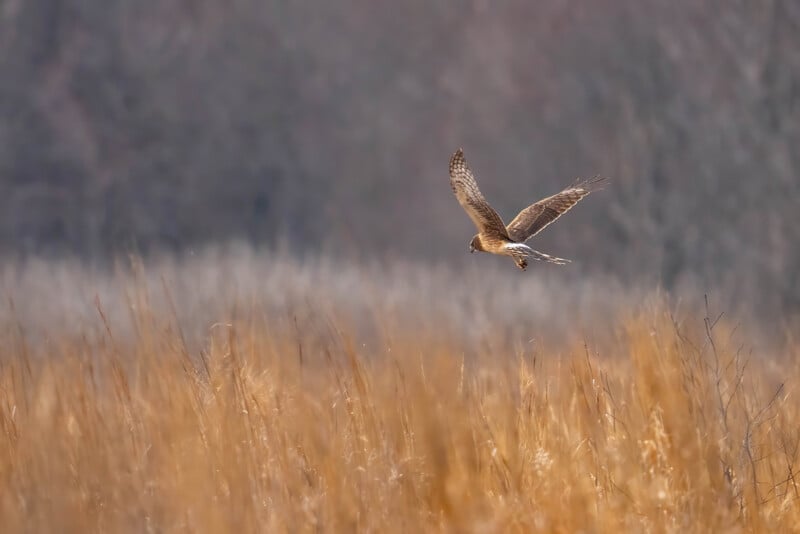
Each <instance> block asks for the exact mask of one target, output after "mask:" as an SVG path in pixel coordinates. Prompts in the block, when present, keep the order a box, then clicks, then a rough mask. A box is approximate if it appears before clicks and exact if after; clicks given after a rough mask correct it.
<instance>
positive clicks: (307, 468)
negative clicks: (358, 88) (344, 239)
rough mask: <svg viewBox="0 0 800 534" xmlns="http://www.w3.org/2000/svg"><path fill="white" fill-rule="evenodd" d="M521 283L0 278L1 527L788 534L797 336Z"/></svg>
mask: <svg viewBox="0 0 800 534" xmlns="http://www.w3.org/2000/svg"><path fill="white" fill-rule="evenodd" d="M505 267H508V269H506V270H505V271H499V270H498V272H495V270H493V269H491V268H487V269H486V272H472V271H468V270H467V271H465V272H461V273H457V274H452V273H450V272H449V271H447V270H446V269H438V268H436V267H433V268H431V269H426V268H422V267H414V266H396V267H389V268H387V267H383V268H382V267H380V266H377V265H376V266H372V267H353V266H346V265H339V264H336V263H335V262H332V261H330V262H313V265H312V262H308V261H306V262H300V261H296V260H290V259H288V258H286V257H274V258H271V257H269V256H265V255H255V254H238V256H237V257H236V258H234V259H229V258H228V259H226V258H225V257H202V258H194V259H188V260H181V261H178V260H174V261H173V260H169V261H168V260H165V261H162V262H161V263H159V264H157V265H153V266H150V265H148V266H147V267H144V266H142V265H138V264H137V265H134V268H132V269H128V268H121V269H117V270H116V271H114V272H112V273H102V272H100V271H92V269H90V268H87V267H83V266H80V265H78V264H70V263H68V262H67V263H60V264H47V263H36V262H29V263H28V264H25V265H23V266H17V267H13V268H12V267H7V268H6V269H5V270H4V271H3V272H2V273H1V274H0V282H2V286H0V288H1V289H2V290H3V291H4V297H5V298H6V302H4V305H5V306H4V310H3V312H2V314H0V521H2V532H104V533H105V532H310V531H323V532H336V531H370V532H420V531H457V532H676V531H682V532H745V531H763V532H778V531H792V530H794V529H796V528H798V525H800V500H798V497H800V489H799V488H798V487H797V482H796V480H795V474H794V471H795V465H796V464H797V461H798V448H799V447H800V426H798V421H800V403H799V402H798V400H797V395H796V387H797V384H798V380H799V379H800V367H798V363H797V362H798V356H800V344H795V343H792V342H791V340H790V341H787V342H785V343H784V342H776V343H774V344H773V345H772V346H777V347H779V348H778V349H771V350H770V351H766V350H764V351H761V350H759V349H758V348H757V347H756V348H755V349H754V348H753V345H752V344H749V341H748V337H747V335H746V333H745V332H744V329H742V328H739V329H738V330H737V328H736V323H735V322H734V321H731V320H729V319H728V318H727V317H725V316H722V317H720V316H719V313H718V312H716V311H713V307H714V306H713V302H712V303H711V305H710V306H709V307H708V308H706V306H705V305H704V304H703V303H702V302H701V303H698V304H697V305H692V306H685V305H684V306H683V307H684V308H688V309H681V306H679V305H677V304H676V301H672V300H670V298H668V297H667V296H664V295H657V294H651V295H647V294H645V293H642V294H638V293H635V292H634V291H633V290H632V289H627V290H625V289H623V288H619V287H612V286H610V285H609V286H604V285H603V284H602V283H600V282H594V285H589V284H588V283H587V284H586V285H581V284H580V283H578V282H576V281H574V280H572V281H570V280H561V279H550V278H546V276H547V275H546V274H545V273H546V272H547V271H546V270H545V269H539V270H538V271H537V269H536V268H535V267H537V266H533V267H534V268H533V269H530V270H529V272H527V273H518V272H516V270H512V269H511V266H508V265H506V266H505ZM478 281H480V282H481V284H478ZM479 286H480V287H483V286H488V287H489V288H490V289H486V288H485V287H483V288H482V289H480V290H479V289H478V287H479ZM701 300H702V299H701Z"/></svg>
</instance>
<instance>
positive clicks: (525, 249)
mask: <svg viewBox="0 0 800 534" xmlns="http://www.w3.org/2000/svg"><path fill="white" fill-rule="evenodd" d="M505 249H506V250H507V251H508V253H509V256H512V257H513V258H514V260H515V261H521V260H526V259H534V260H537V261H548V262H550V263H555V264H556V265H564V264H565V263H569V260H565V259H564V258H556V257H555V256H551V255H550V254H545V253H544V252H539V251H538V250H533V249H532V248H531V247H529V246H528V245H525V244H523V243H507V244H506V245H505ZM525 263H526V264H527V262H525Z"/></svg>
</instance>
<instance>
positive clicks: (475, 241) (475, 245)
mask: <svg viewBox="0 0 800 534" xmlns="http://www.w3.org/2000/svg"><path fill="white" fill-rule="evenodd" d="M476 250H483V244H482V243H481V236H480V235H478V234H475V236H474V237H473V238H472V241H470V242H469V251H470V252H475V251H476Z"/></svg>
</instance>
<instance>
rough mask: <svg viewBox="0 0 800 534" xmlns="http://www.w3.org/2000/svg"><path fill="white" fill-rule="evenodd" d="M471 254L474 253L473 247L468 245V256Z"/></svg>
mask: <svg viewBox="0 0 800 534" xmlns="http://www.w3.org/2000/svg"><path fill="white" fill-rule="evenodd" d="M473 252H475V247H473V246H472V245H470V246H469V253H470V254H472V253H473Z"/></svg>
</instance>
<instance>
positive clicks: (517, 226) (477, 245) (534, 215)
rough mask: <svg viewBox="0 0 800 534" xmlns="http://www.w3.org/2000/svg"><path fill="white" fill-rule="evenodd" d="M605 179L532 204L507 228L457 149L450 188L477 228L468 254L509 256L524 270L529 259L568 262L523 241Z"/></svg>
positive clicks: (452, 164) (594, 179) (576, 186)
mask: <svg viewBox="0 0 800 534" xmlns="http://www.w3.org/2000/svg"><path fill="white" fill-rule="evenodd" d="M606 182H607V180H606V179H605V178H592V179H590V180H584V181H581V182H577V183H576V184H575V185H572V186H569V187H567V188H566V189H564V190H563V191H561V192H560V193H556V194H555V195H553V196H551V197H547V198H544V199H542V200H540V201H538V202H536V203H535V204H531V205H530V206H528V207H527V208H525V209H524V210H522V211H521V212H519V214H518V215H517V216H516V217H514V220H513V221H511V222H510V223H509V224H508V226H506V225H505V224H503V220H502V219H501V218H500V216H499V215H498V214H497V212H496V211H495V210H494V208H492V206H491V205H490V204H489V203H488V202H487V201H486V199H485V198H484V197H483V194H482V193H481V190H480V189H478V183H477V182H476V181H475V177H474V176H473V175H472V171H471V170H470V169H469V167H468V166H467V160H466V159H464V151H463V150H461V149H460V148H459V149H458V150H457V151H456V153H455V154H453V157H452V158H450V185H451V187H452V188H453V193H455V195H456V198H457V199H458V203H459V204H461V207H462V208H464V211H466V212H467V215H469V218H470V219H472V222H473V223H475V226H477V227H478V233H477V234H475V236H474V237H473V238H472V241H470V243H469V251H470V252H475V251H476V250H480V251H483V252H490V253H492V254H501V255H503V256H511V257H512V258H514V262H515V263H516V264H517V267H519V268H520V269H522V270H523V271H524V270H525V268H526V267H527V266H528V258H533V259H534V260H540V261H549V262H551V263H555V264H558V265H563V264H564V263H567V262H569V260H565V259H563V258H556V257H554V256H550V255H549V254H545V253H543V252H539V251H538V250H533V249H532V248H531V247H529V246H528V245H526V244H525V241H527V240H528V239H530V238H531V237H533V236H535V235H536V234H538V233H539V232H541V231H542V230H543V229H544V228H545V227H546V226H547V225H549V224H550V223H552V222H553V221H555V220H556V219H558V218H559V217H560V216H561V215H563V214H564V213H566V212H567V211H568V210H569V209H570V208H572V206H574V205H575V204H577V203H578V201H580V200H581V199H582V198H583V197H585V196H586V195H588V194H589V193H591V192H592V191H596V190H597V189H600V188H601V187H602V186H603V185H605V183H606Z"/></svg>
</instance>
